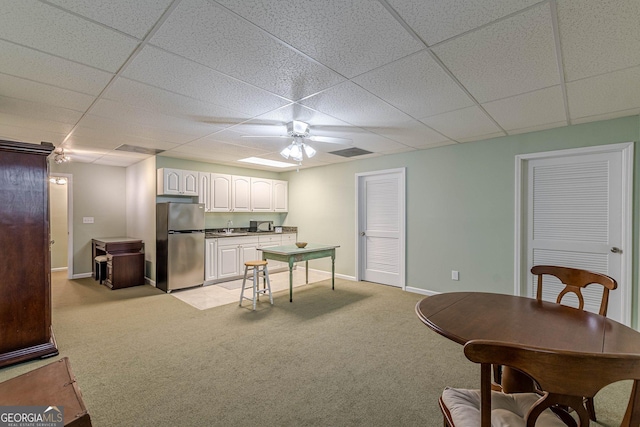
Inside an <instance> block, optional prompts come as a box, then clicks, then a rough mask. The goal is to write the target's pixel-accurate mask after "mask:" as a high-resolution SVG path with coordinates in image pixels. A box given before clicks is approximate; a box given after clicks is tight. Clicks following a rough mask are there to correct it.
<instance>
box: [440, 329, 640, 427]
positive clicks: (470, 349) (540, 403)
mask: <svg viewBox="0 0 640 427" xmlns="http://www.w3.org/2000/svg"><path fill="white" fill-rule="evenodd" d="M464 354H465V356H466V357H467V359H469V360H471V361H472V362H475V363H480V381H481V385H480V390H467V389H455V388H446V389H445V390H444V392H443V393H442V396H441V397H440V400H439V403H440V409H441V410H442V414H443V416H444V425H445V427H447V426H450V427H478V426H480V427H491V422H492V419H493V423H494V424H493V425H505V426H506V425H527V426H533V425H534V424H535V425H536V426H545V427H546V426H554V427H555V426H578V427H588V426H589V414H588V413H587V410H586V409H585V407H584V406H583V397H585V396H586V397H588V398H593V396H594V395H595V394H596V393H597V392H598V391H599V390H600V389H602V388H603V387H604V386H606V385H608V384H611V383H614V382H617V381H621V380H625V379H633V380H640V355H637V354H594V353H577V352H570V351H562V350H548V349H541V348H535V347H525V346H521V345H518V344H509V343H501V342H496V341H487V340H474V341H470V342H468V343H467V344H466V345H465V346H464ZM492 364H499V365H504V366H510V367H513V368H516V369H518V370H520V371H522V372H524V373H525V374H527V375H529V376H530V377H532V378H535V380H536V381H537V383H538V384H539V385H540V390H544V391H538V392H537V393H517V394H504V393H500V392H496V391H492V390H491V365H492ZM639 392H640V390H638V387H637V385H636V384H635V383H634V386H633V390H632V392H631V398H630V399H629V405H628V406H627V410H626V412H625V415H624V419H623V420H622V424H621V427H631V426H637V425H638V422H639V419H640V408H638V407H635V406H634V398H635V396H636V395H637V394H638V393H639ZM559 405H560V406H567V407H570V408H572V409H574V410H575V411H576V414H577V416H578V421H577V422H576V420H575V419H574V418H573V417H571V416H570V415H569V414H568V413H566V412H563V413H562V416H561V417H558V416H556V415H554V413H553V412H551V411H550V409H551V408H553V409H554V412H555V411H561V410H560V409H558V406H559ZM561 419H562V421H561ZM516 420H518V421H516ZM536 421H538V423H536ZM500 422H502V424H500ZM518 422H519V423H518ZM523 423H524V424H523Z"/></svg>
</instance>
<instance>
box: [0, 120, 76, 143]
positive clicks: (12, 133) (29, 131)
mask: <svg viewBox="0 0 640 427" xmlns="http://www.w3.org/2000/svg"><path fill="white" fill-rule="evenodd" d="M65 136H66V134H65V133H56V132H52V131H50V130H48V129H47V130H42V129H37V128H34V127H19V126H15V125H14V124H12V123H10V124H4V123H0V139H5V140H9V141H19V142H30V143H32V144H40V142H42V141H47V142H51V143H53V144H54V145H59V144H60V143H62V141H63V140H64V138H65Z"/></svg>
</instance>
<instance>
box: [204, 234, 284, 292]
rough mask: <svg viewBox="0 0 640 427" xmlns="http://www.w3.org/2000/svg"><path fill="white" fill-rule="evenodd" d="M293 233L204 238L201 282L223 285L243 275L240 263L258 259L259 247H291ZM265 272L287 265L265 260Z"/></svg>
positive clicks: (260, 257)
mask: <svg viewBox="0 0 640 427" xmlns="http://www.w3.org/2000/svg"><path fill="white" fill-rule="evenodd" d="M295 241H296V234H295V233H294V234H290V233H287V234H269V235H264V236H246V237H244V236H243V237H222V238H218V239H207V240H206V248H205V256H206V263H205V278H206V279H205V283H206V284H211V283H213V282H224V281H229V280H234V279H238V278H241V277H243V276H244V263H245V262H246V261H253V260H259V259H262V252H260V251H259V250H258V249H259V248H269V247H275V246H281V245H293V244H294V243H295ZM268 268H269V272H272V271H278V270H284V269H286V268H289V266H288V264H287V263H285V262H280V261H273V260H269V267H268Z"/></svg>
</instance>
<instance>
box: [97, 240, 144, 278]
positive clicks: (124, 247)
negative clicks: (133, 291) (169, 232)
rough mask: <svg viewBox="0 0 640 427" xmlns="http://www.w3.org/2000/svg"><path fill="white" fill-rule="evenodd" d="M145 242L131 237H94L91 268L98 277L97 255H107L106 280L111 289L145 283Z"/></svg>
mask: <svg viewBox="0 0 640 427" xmlns="http://www.w3.org/2000/svg"><path fill="white" fill-rule="evenodd" d="M143 247H144V243H143V242H142V240H140V239H132V238H129V237H101V238H95V239H92V243H91V255H92V258H91V260H92V261H91V265H92V267H91V269H92V274H93V277H94V278H95V277H96V265H95V262H93V260H94V259H95V257H96V256H97V255H106V256H107V278H106V280H105V282H104V284H105V285H106V286H108V287H109V288H111V289H120V288H127V287H130V286H138V285H143V284H144V253H142V249H143Z"/></svg>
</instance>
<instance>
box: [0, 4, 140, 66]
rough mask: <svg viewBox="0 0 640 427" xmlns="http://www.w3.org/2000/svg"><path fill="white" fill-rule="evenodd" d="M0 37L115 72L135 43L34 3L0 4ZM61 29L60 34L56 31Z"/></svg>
mask: <svg viewBox="0 0 640 427" xmlns="http://www.w3.org/2000/svg"><path fill="white" fill-rule="evenodd" d="M0 10H2V11H3V12H2V13H0V38H2V39H4V40H8V41H12V42H15V43H20V44H21V45H24V46H28V47H31V48H33V49H38V50H40V51H44V52H47V53H51V54H53V55H56V56H60V57H63V58H66V59H71V60H73V61H77V62H80V63H82V64H86V65H91V66H94V67H97V68H99V69H101V70H105V71H111V72H115V71H117V70H118V69H119V68H120V67H121V66H122V64H123V63H124V61H126V59H127V58H128V57H129V55H131V53H132V52H133V50H134V49H135V47H136V46H137V45H138V41H137V40H135V39H132V38H130V37H127V36H125V35H123V34H121V33H119V32H116V31H113V30H110V29H107V28H105V27H103V26H101V25H98V24H94V23H93V22H89V21H87V20H84V19H82V18H79V17H77V16H75V15H72V14H70V13H66V12H63V11H61V10H60V9H58V8H56V7H52V6H49V5H47V4H44V3H42V2H39V1H35V0H21V1H12V0H1V1H0ZM61 28H64V31H60V29H61Z"/></svg>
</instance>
